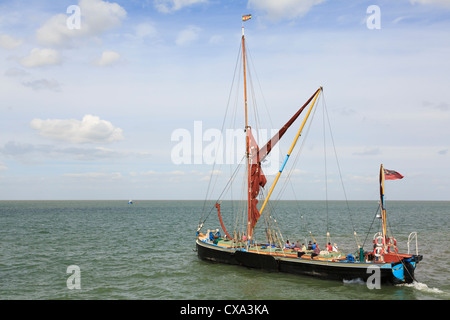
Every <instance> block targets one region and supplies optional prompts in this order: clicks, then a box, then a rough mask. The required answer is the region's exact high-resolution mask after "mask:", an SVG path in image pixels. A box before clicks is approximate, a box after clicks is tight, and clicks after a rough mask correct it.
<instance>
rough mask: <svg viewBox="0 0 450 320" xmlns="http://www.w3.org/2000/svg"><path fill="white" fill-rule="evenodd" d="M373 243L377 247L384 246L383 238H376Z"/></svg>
mask: <svg viewBox="0 0 450 320" xmlns="http://www.w3.org/2000/svg"><path fill="white" fill-rule="evenodd" d="M375 243H376V244H377V246H378V247H381V246H382V245H384V239H383V236H378V237H377V238H376V240H375Z"/></svg>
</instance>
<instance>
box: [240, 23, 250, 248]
mask: <svg viewBox="0 0 450 320" xmlns="http://www.w3.org/2000/svg"><path fill="white" fill-rule="evenodd" d="M244 17H245V16H242V21H243V22H242V64H243V71H244V104H245V129H244V132H245V153H246V158H247V237H248V240H251V237H252V234H251V232H252V227H251V219H252V206H251V168H250V148H249V146H250V142H249V132H248V129H249V127H248V115H247V78H246V77H247V74H246V68H245V35H244V21H245V20H244Z"/></svg>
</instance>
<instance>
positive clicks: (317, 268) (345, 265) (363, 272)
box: [196, 240, 420, 284]
mask: <svg viewBox="0 0 450 320" xmlns="http://www.w3.org/2000/svg"><path fill="white" fill-rule="evenodd" d="M196 245H197V252H198V257H199V258H200V259H202V260H209V261H213V262H219V263H226V264H232V265H241V266H245V267H248V268H256V269H262V270H266V271H271V272H286V273H291V274H298V275H306V276H314V277H317V278H321V279H329V280H339V281H343V280H355V279H360V280H362V281H367V280H369V281H371V280H370V279H373V275H374V272H379V273H378V276H379V280H380V282H381V283H391V284H400V283H411V282H412V281H413V280H414V269H415V263H416V262H418V260H420V259H417V258H415V257H414V256H413V257H412V260H413V261H405V260H401V261H399V262H389V263H360V262H351V261H347V260H343V261H334V262H333V261H323V260H315V259H314V260H311V259H305V258H300V257H289V256H283V255H271V254H262V253H257V252H248V251H246V250H245V249H243V248H242V249H236V248H224V247H220V246H217V245H214V244H212V243H210V242H206V241H201V240H197V242H196ZM410 260H411V259H410ZM375 269H376V271H375ZM371 277H372V278H371Z"/></svg>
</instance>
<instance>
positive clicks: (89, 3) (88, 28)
mask: <svg viewBox="0 0 450 320" xmlns="http://www.w3.org/2000/svg"><path fill="white" fill-rule="evenodd" d="M78 5H79V7H80V14H81V18H82V19H81V23H80V28H79V29H76V28H75V29H69V28H68V27H67V19H68V18H69V15H65V14H57V15H55V16H53V17H51V18H50V19H49V20H47V21H46V22H45V23H44V25H43V26H42V27H41V28H39V29H38V30H37V32H36V38H37V40H38V42H39V43H40V44H42V45H49V46H62V47H67V46H70V45H71V41H72V40H73V39H77V38H85V37H95V36H98V35H100V34H102V33H103V32H105V31H107V30H109V29H111V28H114V27H117V26H119V25H120V24H121V22H122V20H123V19H124V18H125V17H126V15H127V12H126V11H125V9H124V8H122V7H121V6H120V5H118V4H117V3H110V2H106V1H101V0H80V1H79V3H78Z"/></svg>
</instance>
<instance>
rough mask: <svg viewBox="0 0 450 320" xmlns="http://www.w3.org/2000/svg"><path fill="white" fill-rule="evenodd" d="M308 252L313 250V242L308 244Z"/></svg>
mask: <svg viewBox="0 0 450 320" xmlns="http://www.w3.org/2000/svg"><path fill="white" fill-rule="evenodd" d="M308 250H313V245H312V243H311V241H310V242H309V243H308Z"/></svg>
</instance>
